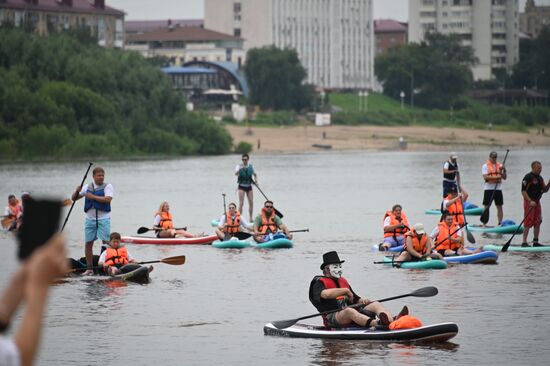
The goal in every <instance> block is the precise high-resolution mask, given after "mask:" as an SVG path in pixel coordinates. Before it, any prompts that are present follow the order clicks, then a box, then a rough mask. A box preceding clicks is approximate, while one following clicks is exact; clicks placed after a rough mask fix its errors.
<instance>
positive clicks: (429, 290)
mask: <svg viewBox="0 0 550 366" xmlns="http://www.w3.org/2000/svg"><path fill="white" fill-rule="evenodd" d="M437 292H438V290H437V287H433V286H428V287H423V288H421V289H418V290H416V291H413V292H411V293H409V294H405V295H399V296H393V297H388V298H386V299H381V300H377V301H378V302H385V301H390V300H395V299H400V298H402V297H407V296H415V297H431V296H435V295H437ZM361 306H363V304H354V305H351V306H348V307H351V308H356V307H361ZM341 310H342V309H334V310H330V311H324V312H322V313H317V314H312V315H306V316H302V317H300V318H296V319H289V320H278V321H274V322H271V324H273V326H274V327H275V328H277V329H285V328H288V327H291V326H293V325H294V324H296V323H297V322H299V321H300V320H304V319H309V318H315V317H317V316H321V315H326V314H332V313H337V312H339V311H341Z"/></svg>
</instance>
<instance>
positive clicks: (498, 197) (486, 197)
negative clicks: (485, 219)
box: [483, 189, 504, 206]
mask: <svg viewBox="0 0 550 366" xmlns="http://www.w3.org/2000/svg"><path fill="white" fill-rule="evenodd" d="M493 191H494V192H495V196H494V197H493ZM491 197H493V201H494V202H495V205H497V206H502V205H503V204H504V198H503V197H502V191H501V190H496V191H495V190H493V189H487V190H485V191H484V192H483V206H489V201H491Z"/></svg>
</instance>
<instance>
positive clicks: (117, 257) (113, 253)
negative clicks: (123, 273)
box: [104, 247, 128, 267]
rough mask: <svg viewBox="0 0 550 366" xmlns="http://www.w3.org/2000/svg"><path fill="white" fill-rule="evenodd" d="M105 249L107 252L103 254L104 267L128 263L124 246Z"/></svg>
mask: <svg viewBox="0 0 550 366" xmlns="http://www.w3.org/2000/svg"><path fill="white" fill-rule="evenodd" d="M105 250H106V251H107V254H105V263H104V265H105V267H109V266H123V265H125V264H127V263H128V250H126V247H122V248H118V249H114V248H107V249H105Z"/></svg>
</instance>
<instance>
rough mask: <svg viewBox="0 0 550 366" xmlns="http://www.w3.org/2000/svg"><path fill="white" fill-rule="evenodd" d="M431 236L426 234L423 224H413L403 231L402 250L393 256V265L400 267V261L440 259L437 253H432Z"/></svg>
mask: <svg viewBox="0 0 550 366" xmlns="http://www.w3.org/2000/svg"><path fill="white" fill-rule="evenodd" d="M432 249H433V242H432V238H430V237H429V236H428V235H426V231H425V230H424V225H423V224H421V223H417V224H414V226H413V228H412V229H411V230H409V231H407V232H406V233H405V244H404V246H403V251H402V252H401V253H400V254H399V256H398V257H397V258H395V261H394V262H395V266H396V267H400V266H401V263H402V262H411V261H412V262H414V261H422V260H425V259H428V258H429V259H442V256H441V255H440V254H439V253H432Z"/></svg>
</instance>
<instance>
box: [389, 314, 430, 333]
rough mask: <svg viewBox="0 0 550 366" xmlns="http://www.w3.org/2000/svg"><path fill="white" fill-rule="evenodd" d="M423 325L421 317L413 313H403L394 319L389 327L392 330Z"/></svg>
mask: <svg viewBox="0 0 550 366" xmlns="http://www.w3.org/2000/svg"><path fill="white" fill-rule="evenodd" d="M421 326H422V322H421V321H420V319H418V318H415V317H414V316H411V315H403V316H402V317H400V318H399V319H397V320H396V321H393V322H391V323H390V326H389V328H390V329H391V330H393V329H412V328H419V327H421Z"/></svg>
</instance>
